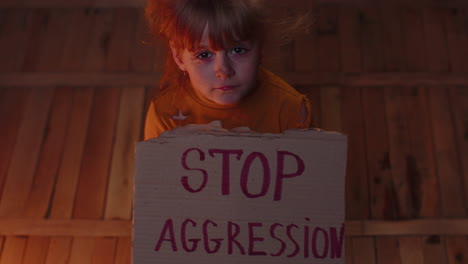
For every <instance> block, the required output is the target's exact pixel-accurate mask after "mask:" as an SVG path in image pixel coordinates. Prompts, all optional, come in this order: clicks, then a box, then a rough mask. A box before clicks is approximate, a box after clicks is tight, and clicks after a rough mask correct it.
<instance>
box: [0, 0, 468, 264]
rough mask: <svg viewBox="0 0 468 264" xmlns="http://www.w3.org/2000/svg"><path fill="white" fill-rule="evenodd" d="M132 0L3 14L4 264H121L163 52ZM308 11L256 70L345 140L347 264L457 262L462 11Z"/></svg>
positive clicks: (8, 7)
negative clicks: (308, 21) (304, 22)
mask: <svg viewBox="0 0 468 264" xmlns="http://www.w3.org/2000/svg"><path fill="white" fill-rule="evenodd" d="M142 5H143V2H141V1H132V2H125V1H123V0H119V1H88V2H86V1H80V2H78V1H68V2H62V3H60V2H59V1H52V0H42V1H28V0H23V1H10V0H7V1H2V2H1V4H0V120H1V123H2V126H1V129H0V146H1V148H0V149H1V151H0V197H1V198H0V263H1V264H4V263H130V255H131V237H130V236H131V211H132V195H133V193H132V190H133V186H132V181H133V178H132V177H133V149H134V144H135V142H137V141H139V140H141V139H142V128H143V120H144V114H145V111H146V107H147V105H148V101H149V100H150V99H151V97H153V96H154V95H156V94H157V82H158V79H159V76H160V74H161V70H162V69H163V64H162V63H163V58H164V56H165V51H164V50H163V49H162V48H161V47H160V46H157V45H156V46H150V45H145V44H144V41H145V40H146V39H147V35H146V33H147V32H146V28H145V24H144V20H143V17H142V14H143V13H142V12H143V11H142V9H141V6H142ZM271 8H272V11H273V13H274V15H277V16H284V15H287V14H290V13H294V12H295V11H297V10H311V11H312V12H313V14H314V18H315V20H316V23H315V24H314V26H313V28H312V30H311V31H310V32H309V33H308V34H301V35H298V36H296V37H295V38H294V39H293V41H292V42H291V43H288V44H285V45H283V46H268V47H267V48H266V51H265V53H266V54H267V55H266V56H265V57H264V58H263V63H264V64H265V66H266V67H267V68H269V69H271V70H272V71H274V72H276V73H278V74H279V75H281V76H283V77H284V78H286V79H287V80H289V81H290V82H291V83H292V84H294V85H295V87H296V88H297V89H298V90H299V91H301V92H303V93H305V94H307V95H308V97H309V98H310V100H311V102H312V104H313V116H314V125H315V126H316V127H321V128H323V129H327V130H335V131H340V132H344V133H346V134H348V135H349V156H348V170H347V176H346V219H347V222H346V256H345V258H346V263H348V264H350V263H351V264H352V263H354V264H361V263H378V264H386V263H398V264H400V263H401V264H405V263H411V264H413V263H450V264H459V263H468V236H467V235H468V217H467V216H468V5H467V3H466V2H465V1H444V2H441V1H423V0H418V1H414V2H408V1H403V0H393V1H383V0H381V1H377V2H373V1H367V0H360V1H345V0H341V1H338V0H334V1H314V2H312V1H305V0H304V1H299V0H294V1H287V2H286V1H273V2H272V4H271Z"/></svg>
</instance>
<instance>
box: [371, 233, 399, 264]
mask: <svg viewBox="0 0 468 264" xmlns="http://www.w3.org/2000/svg"><path fill="white" fill-rule="evenodd" d="M375 240H376V255H377V263H379V264H401V260H400V251H399V247H400V246H399V243H398V238H397V237H394V236H382V237H376V238H375Z"/></svg>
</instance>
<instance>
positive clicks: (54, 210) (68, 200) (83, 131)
mask: <svg viewBox="0 0 468 264" xmlns="http://www.w3.org/2000/svg"><path fill="white" fill-rule="evenodd" d="M93 95H94V89H92V88H75V89H74V91H73V102H72V109H71V113H70V120H69V125H68V128H67V132H66V133H67V134H66V138H65V142H64V149H63V154H62V159H61V161H60V167H59V170H58V174H57V182H56V184H55V187H54V195H53V199H52V204H51V209H50V218H70V217H71V216H72V212H73V203H74V201H75V194H76V188H77V184H78V179H79V174H80V168H81V160H82V155H83V150H84V145H85V140H86V135H87V130H88V122H89V116H90V113H91V107H92V102H93Z"/></svg>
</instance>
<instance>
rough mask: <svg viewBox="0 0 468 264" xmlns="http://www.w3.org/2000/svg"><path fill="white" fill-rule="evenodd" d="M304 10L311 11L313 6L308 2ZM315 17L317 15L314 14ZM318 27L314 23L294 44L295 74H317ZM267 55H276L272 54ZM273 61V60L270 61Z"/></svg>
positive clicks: (295, 39) (296, 38)
mask: <svg viewBox="0 0 468 264" xmlns="http://www.w3.org/2000/svg"><path fill="white" fill-rule="evenodd" d="M304 4H305V6H304V10H311V4H310V2H308V1H307V3H305V2H304ZM313 15H314V16H315V13H314V14H313ZM317 39H318V27H317V25H316V24H315V23H314V24H313V25H312V26H311V28H310V30H309V31H308V32H303V33H301V34H298V35H297V36H296V37H295V38H294V42H293V52H294V55H293V58H294V70H293V71H294V72H315V71H317V70H318V67H319V65H318V60H317V56H318V55H317V49H318V47H317ZM267 54H274V53H272V52H270V53H267ZM270 60H271V59H270Z"/></svg>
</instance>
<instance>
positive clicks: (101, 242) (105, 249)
mask: <svg viewBox="0 0 468 264" xmlns="http://www.w3.org/2000/svg"><path fill="white" fill-rule="evenodd" d="M116 247H117V239H116V238H110V237H105V238H96V239H95V241H94V250H93V256H92V260H91V263H95V264H100V263H115V254H116Z"/></svg>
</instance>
